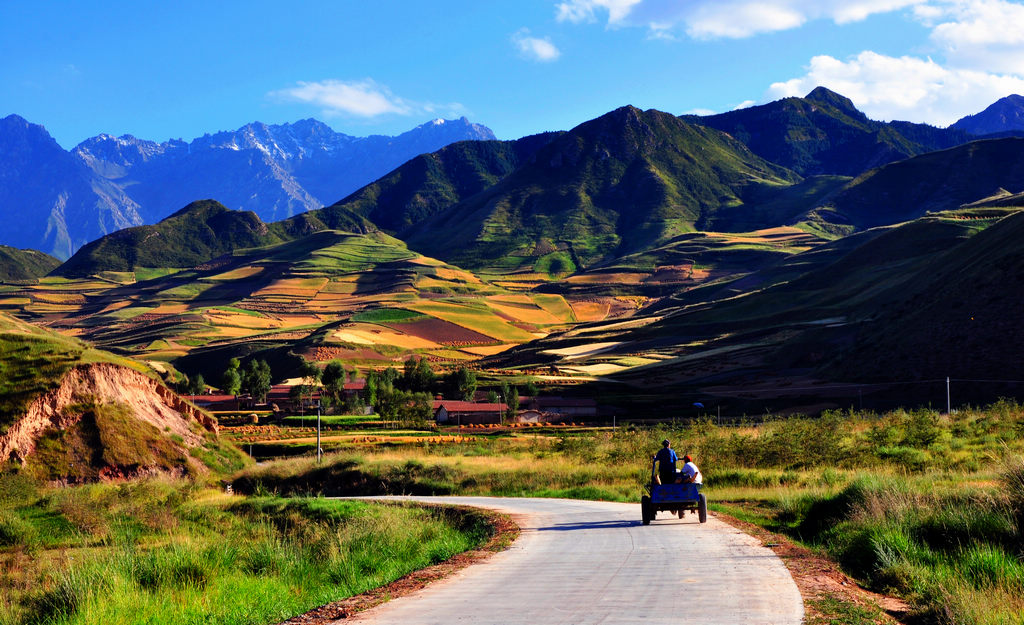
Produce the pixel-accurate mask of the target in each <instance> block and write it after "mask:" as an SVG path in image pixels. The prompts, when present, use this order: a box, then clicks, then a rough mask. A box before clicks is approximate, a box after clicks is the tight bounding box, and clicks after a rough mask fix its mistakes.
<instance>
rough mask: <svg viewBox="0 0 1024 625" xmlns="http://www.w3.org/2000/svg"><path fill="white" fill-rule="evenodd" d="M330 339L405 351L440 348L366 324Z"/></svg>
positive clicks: (437, 345) (421, 339) (335, 334)
mask: <svg viewBox="0 0 1024 625" xmlns="http://www.w3.org/2000/svg"><path fill="white" fill-rule="evenodd" d="M331 338H332V339H334V340H336V341H342V342H345V343H355V344H357V345H394V346H396V347H402V348H405V349H437V348H440V347H441V345H439V344H437V343H435V342H433V341H429V340H427V339H424V338H420V337H417V336H410V335H408V334H402V333H401V332H396V331H394V330H392V329H390V328H386V327H384V326H378V325H373V324H368V323H366V324H364V323H360V324H356V325H353V326H351V327H345V328H341V329H339V330H338V331H336V332H334V333H333V334H331Z"/></svg>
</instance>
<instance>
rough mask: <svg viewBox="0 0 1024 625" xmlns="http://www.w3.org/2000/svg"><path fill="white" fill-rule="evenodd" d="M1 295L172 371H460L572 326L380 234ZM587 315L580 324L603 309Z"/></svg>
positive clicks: (335, 235) (535, 302)
mask: <svg viewBox="0 0 1024 625" xmlns="http://www.w3.org/2000/svg"><path fill="white" fill-rule="evenodd" d="M0 289H2V290H0V310H6V311H8V312H11V313H12V314H15V315H18V316H20V317H22V318H27V319H31V320H33V321H36V322H41V323H43V324H46V325H49V326H52V327H54V328H57V329H59V330H61V331H62V332H64V333H66V334H72V335H79V336H82V337H83V338H86V339H87V340H90V341H94V342H96V343H97V344H99V345H102V346H105V347H108V348H110V349H114V350H116V351H119V352H121V353H125V354H130V355H134V356H137V357H139V358H141V359H144V360H147V361H157V362H172V363H173V362H174V361H176V360H178V359H181V358H184V357H187V356H190V355H199V354H202V353H205V352H207V351H209V350H218V353H219V352H221V351H223V350H225V349H226V350H228V352H232V351H238V352H240V353H244V352H246V351H247V350H248V351H251V350H252V349H256V348H258V349H268V348H274V347H275V346H285V347H287V349H291V350H293V351H295V352H296V353H302V354H303V355H304V356H306V357H307V358H317V357H320V358H322V359H328V358H335V357H343V358H345V359H347V360H354V361H372V362H380V361H397V360H401V359H402V358H404V357H406V355H407V354H409V353H421V354H423V355H425V356H428V357H430V358H431V360H435V361H437V360H441V361H444V360H470V359H476V358H479V357H480V356H483V355H492V354H495V353H500V352H501V351H504V350H506V349H509V348H510V347H512V346H515V345H518V344H520V343H523V342H526V341H530V340H533V339H534V338H537V337H540V336H545V335H546V334H548V333H549V332H551V331H553V330H560V329H565V328H567V327H570V326H571V325H572V324H573V323H575V322H577V321H578V318H579V317H578V316H577V314H576V313H575V312H574V303H572V302H570V301H567V300H566V299H565V298H564V297H562V296H561V295H553V294H534V293H519V292H514V291H510V290H509V289H507V288H504V287H502V286H500V285H498V284H495V283H493V282H491V281H489V280H487V279H484V278H481V277H479V276H476V275H474V274H472V273H470V272H467V271H464V270H462V269H460V268H458V267H454V266H452V265H447V264H445V263H443V262H441V261H438V260H436V259H432V258H427V257H424V256H421V255H419V254H416V253H415V252H412V251H410V250H408V249H407V248H406V247H405V246H404V245H403V244H401V243H400V242H399V241H397V240H395V239H392V238H390V237H388V236H386V235H382V234H374V235H356V234H349V233H342V232H333V231H327V232H318V233H316V234H314V235H311V236H310V237H306V238H304V239H301V240H299V241H293V242H290V243H285V244H281V245H275V246H268V247H266V248H258V249H248V250H242V251H238V252H235V253H234V254H232V255H228V256H224V257H221V258H218V259H215V260H214V261H210V262H207V263H204V264H203V265H200V266H199V267H196V268H191V269H183V270H180V271H172V270H167V271H162V270H159V269H142V270H139V271H136V272H103V274H101V275H99V276H94V277H90V278H87V279H77V280H74V279H66V278H44V279H42V280H40V281H39V282H38V283H37V284H34V285H30V286H18V287H16V286H0ZM593 308H594V310H592V311H590V312H589V313H587V314H586V315H584V318H588V317H589V318H595V317H596V318H604V315H606V314H607V313H608V311H610V310H612V307H611V306H610V305H605V306H600V305H597V306H593ZM219 357H220V356H219Z"/></svg>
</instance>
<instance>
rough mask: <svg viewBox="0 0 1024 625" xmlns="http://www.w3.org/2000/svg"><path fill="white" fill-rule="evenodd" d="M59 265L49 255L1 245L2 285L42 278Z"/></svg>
mask: <svg viewBox="0 0 1024 625" xmlns="http://www.w3.org/2000/svg"><path fill="white" fill-rule="evenodd" d="M58 265H60V261H59V260H57V259H56V258H54V257H53V256H50V255H49V254H44V253H43V252H39V251H37V250H22V249H18V248H16V247H8V246H6V245H0V283H3V282H24V281H26V280H34V279H36V278H41V277H43V276H45V275H46V274H48V273H50V272H51V271H53V270H54V269H55V268H56V267H57V266H58Z"/></svg>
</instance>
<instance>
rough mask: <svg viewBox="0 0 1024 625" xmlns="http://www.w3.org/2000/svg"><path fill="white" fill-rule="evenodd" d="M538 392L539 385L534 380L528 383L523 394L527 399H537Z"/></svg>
mask: <svg viewBox="0 0 1024 625" xmlns="http://www.w3.org/2000/svg"><path fill="white" fill-rule="evenodd" d="M538 392H539V391H538V390H537V384H536V383H535V382H534V381H533V380H529V381H527V382H526V386H524V387H523V393H524V394H525V395H526V396H527V397H536V396H537V393H538Z"/></svg>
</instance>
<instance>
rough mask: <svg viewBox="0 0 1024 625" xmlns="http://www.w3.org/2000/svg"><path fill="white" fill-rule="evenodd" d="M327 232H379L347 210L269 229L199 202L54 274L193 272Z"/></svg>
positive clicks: (105, 241) (106, 242)
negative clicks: (221, 259) (226, 257)
mask: <svg viewBox="0 0 1024 625" xmlns="http://www.w3.org/2000/svg"><path fill="white" fill-rule="evenodd" d="M328 228H340V229H345V230H349V231H352V232H368V231H371V230H373V229H374V228H373V226H372V225H371V224H369V223H368V222H367V221H366V220H364V219H362V218H361V217H359V216H357V215H353V214H352V213H350V212H349V211H347V210H345V209H344V208H332V209H329V210H328V209H325V210H323V211H315V212H310V213H303V214H301V215H297V216H295V217H292V218H290V219H286V220H284V221H279V222H274V223H272V224H265V223H263V221H262V220H260V218H259V217H258V216H257V215H256V213H253V212H251V211H233V210H230V209H228V208H226V207H224V206H223V205H222V204H220V203H219V202H217V201H215V200H200V201H196V202H192V203H191V204H189V205H188V206H186V207H185V208H183V209H181V210H179V211H178V212H176V213H174V214H173V215H171V216H170V217H167V218H166V219H164V220H163V221H161V222H159V223H157V224H154V225H152V226H137V227H134V228H126V229H124V230H119V231H117V232H114V233H112V234H109V235H106V236H104V237H102V238H100V239H97V240H95V241H93V242H91V243H89V244H88V245H86V246H84V247H83V248H82V249H80V250H79V251H78V252H77V253H76V254H75V255H74V256H72V257H71V258H70V259H68V261H67V262H65V263H64V264H63V265H61V266H60V267H59V268H58V269H57V270H56V271H54V272H53V273H54V275H59V276H64V277H68V278H80V277H85V276H89V275H94V274H97V273H100V272H103V271H117V272H130V271H135V270H136V269H140V268H185V267H194V266H196V265H199V264H201V263H204V262H206V261H208V260H210V259H213V258H216V257H217V256H220V255H222V254H229V253H231V252H233V251H234V250H236V249H242V248H248V247H260V246H265V245H271V244H275V243H281V242H284V241H290V240H293V239H295V238H297V237H301V236H304V235H307V234H309V233H311V232H316V231H319V230H325V229H328Z"/></svg>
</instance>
